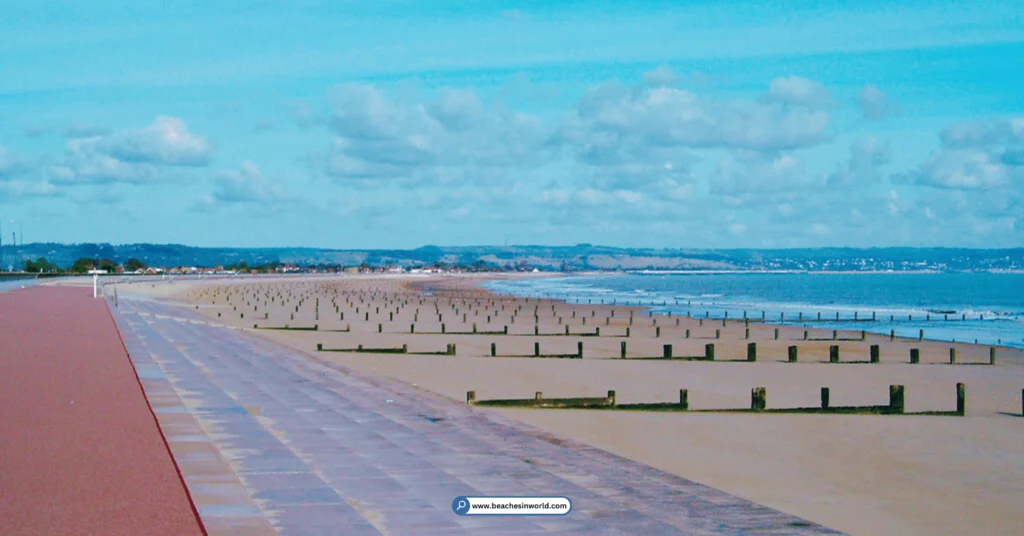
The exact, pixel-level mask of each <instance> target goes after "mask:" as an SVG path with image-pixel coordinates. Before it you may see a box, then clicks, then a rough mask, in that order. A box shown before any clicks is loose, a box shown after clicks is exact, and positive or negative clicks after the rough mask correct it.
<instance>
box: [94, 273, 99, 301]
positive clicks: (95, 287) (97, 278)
mask: <svg viewBox="0 0 1024 536" xmlns="http://www.w3.org/2000/svg"><path fill="white" fill-rule="evenodd" d="M99 280H100V274H92V297H93V298H95V297H96V296H97V293H98V291H99V289H98V288H97V285H98V284H99Z"/></svg>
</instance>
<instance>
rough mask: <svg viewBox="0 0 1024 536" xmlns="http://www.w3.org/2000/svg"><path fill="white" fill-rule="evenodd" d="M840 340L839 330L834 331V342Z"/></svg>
mask: <svg viewBox="0 0 1024 536" xmlns="http://www.w3.org/2000/svg"><path fill="white" fill-rule="evenodd" d="M838 338H839V332H838V331H837V330H834V329H833V330H832V340H833V341H834V340H836V339H838Z"/></svg>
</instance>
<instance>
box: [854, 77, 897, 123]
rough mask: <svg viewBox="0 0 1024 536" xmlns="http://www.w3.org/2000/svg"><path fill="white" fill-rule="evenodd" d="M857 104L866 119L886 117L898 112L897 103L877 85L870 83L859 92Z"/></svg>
mask: <svg viewBox="0 0 1024 536" xmlns="http://www.w3.org/2000/svg"><path fill="white" fill-rule="evenodd" d="M857 105H858V106H859V107H860V111H861V114H863V115H864V118H865V119H885V118H886V117H889V116H891V115H893V114H895V113H896V111H897V110H896V103H895V102H894V101H893V100H892V99H891V98H889V96H888V95H886V94H885V93H883V92H882V90H880V89H878V88H877V87H875V86H873V85H871V84H868V85H866V86H864V87H862V88H861V90H860V91H859V92H858V93H857Z"/></svg>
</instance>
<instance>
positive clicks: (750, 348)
mask: <svg viewBox="0 0 1024 536" xmlns="http://www.w3.org/2000/svg"><path fill="white" fill-rule="evenodd" d="M747 361H757V343H756V342H750V343H747Z"/></svg>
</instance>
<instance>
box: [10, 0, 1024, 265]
mask: <svg viewBox="0 0 1024 536" xmlns="http://www.w3.org/2000/svg"><path fill="white" fill-rule="evenodd" d="M211 4H212V5H211ZM810 4H812V3H810V2H743V1H739V2H715V3H712V2H657V1H645V2H629V1H617V2H487V1H477V2H468V1H467V2H441V1H430V2H415V1H408V0H406V1H375V2H370V1H364V2H338V1H334V2H326V1H323V2H320V1H308V0H307V1H303V0H299V1H293V2H288V3H280V2H264V1H246V2H193V1H180V0H179V1H175V2H170V3H167V2H165V3H155V2H104V1H95V2H88V3H85V2H79V1H51V2H21V1H19V2H10V1H6V0H0V12H2V13H4V16H3V17H2V18H0V35H3V36H4V38H3V39H0V220H2V222H3V223H4V234H5V236H4V239H5V242H7V241H9V239H10V238H9V237H10V235H9V233H10V230H11V229H12V228H13V227H15V226H12V225H11V224H10V223H9V222H10V221H11V220H16V221H18V222H21V225H22V227H23V228H24V232H25V235H26V237H27V239H28V241H29V242H36V241H56V242H111V243H131V242H174V243H184V244H190V245H199V246H285V245H288V246H318V247H338V248H367V247H379V248H390V247H418V246H420V245H424V244H436V245H468V244H502V243H505V242H508V243H510V244H512V243H516V244H552V245H566V244H575V243H579V242H590V243H596V244H606V245H618V246H638V247H640V246H642V247H805V246H889V245H907V246H973V247H1010V246H1020V245H1021V244H1024V61H1022V60H1021V58H1024V18H1022V15H1021V14H1020V11H1021V10H1020V9H1019V7H1020V5H1019V3H1014V2H984V1H981V2H971V3H951V2H929V1H915V2H902V3H899V4H898V5H896V4H895V3H892V2H876V1H862V2H856V3H848V2H843V3H831V2H817V3H813V4H814V5H810Z"/></svg>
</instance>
